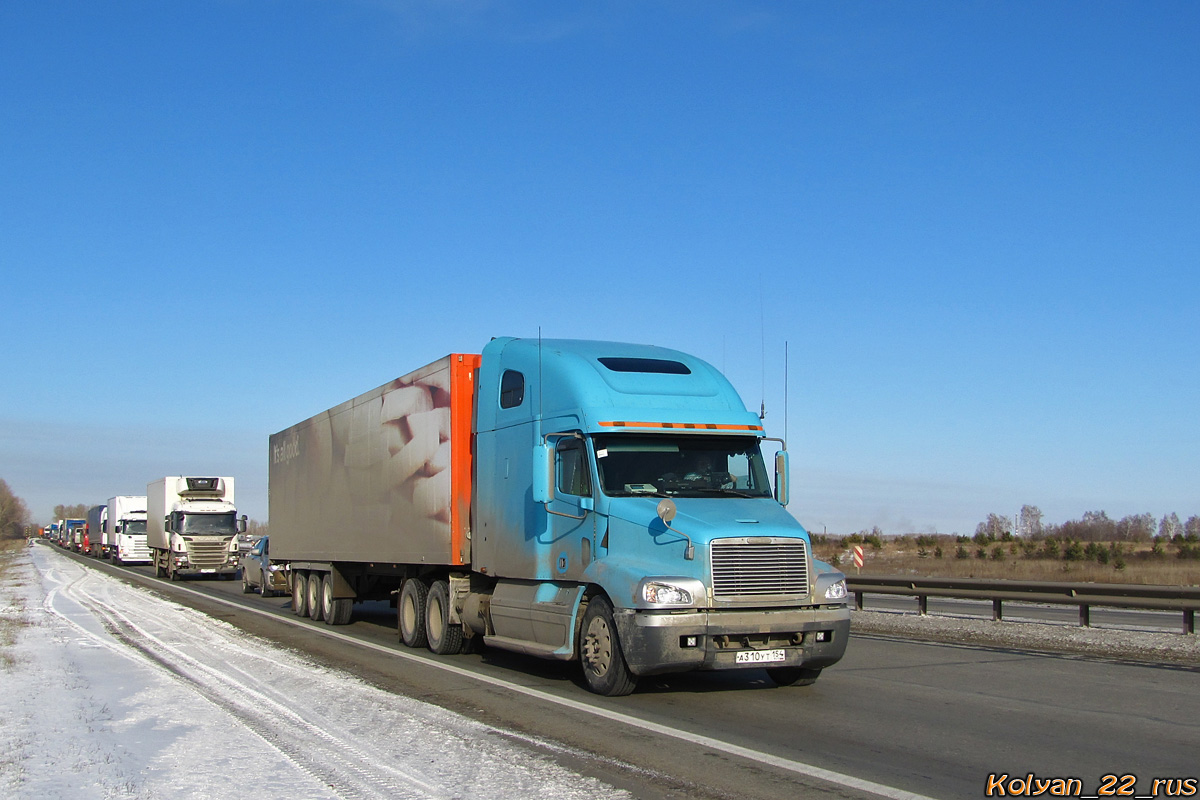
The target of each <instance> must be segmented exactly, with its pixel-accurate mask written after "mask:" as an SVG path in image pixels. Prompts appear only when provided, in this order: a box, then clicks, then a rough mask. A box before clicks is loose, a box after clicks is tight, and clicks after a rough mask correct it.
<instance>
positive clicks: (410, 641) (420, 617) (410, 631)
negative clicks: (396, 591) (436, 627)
mask: <svg viewBox="0 0 1200 800" xmlns="http://www.w3.org/2000/svg"><path fill="white" fill-rule="evenodd" d="M428 596H429V588H428V587H426V586H425V584H424V583H423V582H422V581H421V580H420V579H418V578H409V579H408V580H406V581H405V582H404V585H403V586H401V587H400V599H399V600H398V601H397V602H396V627H397V628H398V630H399V632H400V641H402V642H404V643H405V644H406V645H408V646H409V647H424V646H425V645H427V644H429V639H428V638H426V636H425V599H426V598H427V597H428Z"/></svg>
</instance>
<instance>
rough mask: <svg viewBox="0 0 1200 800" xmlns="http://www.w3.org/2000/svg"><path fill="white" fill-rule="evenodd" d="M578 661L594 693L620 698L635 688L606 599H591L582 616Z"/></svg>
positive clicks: (634, 680) (634, 679) (635, 682)
mask: <svg viewBox="0 0 1200 800" xmlns="http://www.w3.org/2000/svg"><path fill="white" fill-rule="evenodd" d="M579 662H580V663H581V664H582V665H583V677H584V679H585V680H586V681H587V684H588V688H589V689H591V690H592V691H593V692H595V693H596V694H601V695H604V696H605V697H623V696H625V695H627V694H629V693H630V692H632V691H633V690H634V689H636V688H637V678H636V677H635V676H634V675H633V673H632V672H630V671H629V667H628V665H626V663H625V656H624V655H623V654H622V653H621V643H620V641H619V640H618V639H617V625H616V622H615V620H614V618H613V609H612V604H611V603H609V602H608V598H606V597H593V598H592V599H591V600H590V601H589V602H588V605H587V610H586V611H585V612H584V614H583V631H582V635H581V636H580V637H579Z"/></svg>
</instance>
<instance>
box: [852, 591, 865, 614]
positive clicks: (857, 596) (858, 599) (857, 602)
mask: <svg viewBox="0 0 1200 800" xmlns="http://www.w3.org/2000/svg"><path fill="white" fill-rule="evenodd" d="M854 608H855V609H856V610H858V611H862V610H863V593H862V592H855V593H854Z"/></svg>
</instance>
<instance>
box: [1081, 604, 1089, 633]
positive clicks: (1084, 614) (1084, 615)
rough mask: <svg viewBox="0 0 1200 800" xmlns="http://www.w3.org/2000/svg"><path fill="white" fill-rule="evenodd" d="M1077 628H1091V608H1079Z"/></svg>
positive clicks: (1082, 606) (1083, 606)
mask: <svg viewBox="0 0 1200 800" xmlns="http://www.w3.org/2000/svg"><path fill="white" fill-rule="evenodd" d="M1079 627H1081V628H1090V627H1092V607H1091V606H1085V605H1080V606H1079Z"/></svg>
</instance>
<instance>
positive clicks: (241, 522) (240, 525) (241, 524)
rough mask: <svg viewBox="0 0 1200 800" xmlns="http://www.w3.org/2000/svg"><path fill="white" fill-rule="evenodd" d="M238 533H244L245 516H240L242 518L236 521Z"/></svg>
mask: <svg viewBox="0 0 1200 800" xmlns="http://www.w3.org/2000/svg"><path fill="white" fill-rule="evenodd" d="M237 529H238V533H245V532H246V515H245V514H242V518H241V519H239V520H238V521H237Z"/></svg>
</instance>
